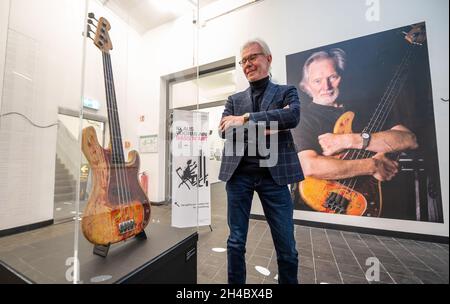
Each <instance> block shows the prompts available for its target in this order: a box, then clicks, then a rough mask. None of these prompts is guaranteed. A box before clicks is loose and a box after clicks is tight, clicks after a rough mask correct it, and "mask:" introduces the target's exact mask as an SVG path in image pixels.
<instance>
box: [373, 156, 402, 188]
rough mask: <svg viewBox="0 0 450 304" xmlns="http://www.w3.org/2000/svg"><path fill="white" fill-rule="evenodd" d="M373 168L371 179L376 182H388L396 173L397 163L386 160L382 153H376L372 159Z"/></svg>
mask: <svg viewBox="0 0 450 304" xmlns="http://www.w3.org/2000/svg"><path fill="white" fill-rule="evenodd" d="M372 159H373V160H374V164H375V168H374V174H373V177H375V178H376V179H377V180H379V181H381V182H383V181H390V180H391V179H392V178H393V177H394V176H395V175H396V174H397V172H398V162H396V161H393V160H391V159H389V158H387V157H386V156H385V155H384V153H377V154H376V155H375V156H374V157H372Z"/></svg>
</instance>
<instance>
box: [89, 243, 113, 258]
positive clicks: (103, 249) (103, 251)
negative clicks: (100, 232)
mask: <svg viewBox="0 0 450 304" xmlns="http://www.w3.org/2000/svg"><path fill="white" fill-rule="evenodd" d="M109 247H111V244H108V245H95V246H94V252H93V253H94V254H95V255H98V256H101V257H102V258H106V256H107V255H108V251H109Z"/></svg>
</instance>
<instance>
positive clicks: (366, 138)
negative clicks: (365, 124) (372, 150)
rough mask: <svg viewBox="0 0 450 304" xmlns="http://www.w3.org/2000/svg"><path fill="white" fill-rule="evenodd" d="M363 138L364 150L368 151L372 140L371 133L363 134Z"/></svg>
mask: <svg viewBox="0 0 450 304" xmlns="http://www.w3.org/2000/svg"><path fill="white" fill-rule="evenodd" d="M361 138H362V140H363V145H362V150H366V149H367V147H368V146H369V143H370V138H371V136H370V133H368V132H362V133H361Z"/></svg>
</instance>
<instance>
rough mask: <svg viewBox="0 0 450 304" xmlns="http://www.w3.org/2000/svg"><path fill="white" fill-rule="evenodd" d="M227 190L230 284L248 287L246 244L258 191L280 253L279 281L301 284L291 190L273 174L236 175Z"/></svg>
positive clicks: (274, 241) (278, 257)
mask: <svg viewBox="0 0 450 304" xmlns="http://www.w3.org/2000/svg"><path fill="white" fill-rule="evenodd" d="M226 190H227V197H228V227H229V228H230V236H229V237H228V242H227V250H228V251H227V255H228V283H229V284H245V281H246V267H245V244H246V242H247V232H248V224H249V218H250V208H251V204H252V199H253V193H254V191H256V192H257V193H258V195H259V198H260V199H261V203H262V207H263V210H264V215H265V216H266V219H267V222H268V224H269V227H270V231H271V233H272V239H273V243H274V245H275V250H276V253H277V262H278V282H279V283H280V284H297V283H298V279H297V271H298V253H297V250H296V248H295V238H294V222H293V212H294V208H293V203H292V199H291V196H290V194H289V189H288V187H287V186H286V185H284V186H280V185H277V184H276V183H275V181H274V180H273V179H272V176H270V174H268V175H265V176H252V175H245V174H235V175H233V177H232V178H231V179H230V180H229V181H228V182H227V184H226Z"/></svg>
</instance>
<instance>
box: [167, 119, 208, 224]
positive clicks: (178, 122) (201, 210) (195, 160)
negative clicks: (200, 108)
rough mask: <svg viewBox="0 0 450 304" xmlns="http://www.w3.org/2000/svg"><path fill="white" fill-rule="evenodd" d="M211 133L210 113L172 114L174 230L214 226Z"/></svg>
mask: <svg viewBox="0 0 450 304" xmlns="http://www.w3.org/2000/svg"><path fill="white" fill-rule="evenodd" d="M208 133H209V121H208V113H202V112H192V111H180V110H174V111H173V124H172V145H171V154H172V172H171V173H172V226H173V227H177V228H186V227H195V226H197V225H198V226H207V225H211V188H210V182H209V176H208V170H209V146H208Z"/></svg>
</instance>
